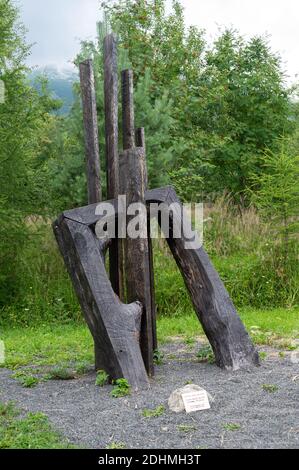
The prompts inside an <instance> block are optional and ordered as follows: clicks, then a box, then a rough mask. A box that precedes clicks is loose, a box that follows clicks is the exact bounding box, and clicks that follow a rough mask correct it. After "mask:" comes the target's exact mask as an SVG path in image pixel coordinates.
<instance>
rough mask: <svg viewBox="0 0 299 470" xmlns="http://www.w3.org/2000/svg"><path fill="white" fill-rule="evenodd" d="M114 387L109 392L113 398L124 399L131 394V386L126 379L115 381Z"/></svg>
mask: <svg viewBox="0 0 299 470" xmlns="http://www.w3.org/2000/svg"><path fill="white" fill-rule="evenodd" d="M113 383H114V387H113V389H112V390H111V392H110V395H111V396H112V397H113V398H120V397H126V396H127V395H130V393H131V385H130V384H129V382H128V381H127V379H117V380H115V381H114V382H113Z"/></svg>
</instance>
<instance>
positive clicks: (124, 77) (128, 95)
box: [121, 70, 135, 150]
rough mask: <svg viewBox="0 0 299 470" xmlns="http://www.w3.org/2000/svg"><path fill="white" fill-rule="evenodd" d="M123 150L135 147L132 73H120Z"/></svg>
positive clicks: (126, 71)
mask: <svg viewBox="0 0 299 470" xmlns="http://www.w3.org/2000/svg"><path fill="white" fill-rule="evenodd" d="M121 89H122V127H123V149H124V150H128V149H131V148H133V147H135V127H134V97H133V95H134V87H133V71H132V70H123V71H122V73H121Z"/></svg>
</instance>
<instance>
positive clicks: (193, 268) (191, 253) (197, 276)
mask: <svg viewBox="0 0 299 470" xmlns="http://www.w3.org/2000/svg"><path fill="white" fill-rule="evenodd" d="M148 196H149V198H148V202H150V200H151V198H152V197H154V200H153V202H158V201H157V199H158V200H159V201H160V202H166V203H167V205H170V204H173V203H177V204H180V201H179V199H178V197H177V195H176V193H175V190H174V189H173V188H172V187H168V188H165V189H164V190H162V191H161V190H157V191H156V192H155V191H153V192H152V194H151V195H150V194H148ZM171 218H172V224H173V226H174V225H175V224H177V225H178V224H181V220H180V219H179V217H178V216H177V215H176V214H174V215H173V216H171ZM185 241H186V240H185V238H184V237H182V238H173V237H172V234H171V233H170V236H169V237H168V238H167V242H168V245H169V248H170V250H171V252H172V254H173V256H174V258H175V260H176V263H177V265H178V267H179V269H180V271H181V273H182V276H183V278H184V281H185V285H186V287H187V289H188V291H189V294H190V297H191V300H192V303H193V306H194V309H195V312H196V314H197V316H198V319H199V321H200V322H201V324H202V327H203V329H204V332H205V334H206V336H207V338H208V340H209V342H210V344H211V346H212V349H213V352H214V354H215V360H216V364H217V365H218V366H219V367H222V368H225V369H233V370H237V369H239V368H242V367H248V366H250V365H259V356H258V352H257V350H256V348H255V347H254V345H253V343H252V341H251V339H250V337H249V335H248V333H247V331H246V329H245V327H244V325H243V323H242V321H241V319H240V317H239V315H238V314H237V311H236V309H235V307H234V305H233V303H232V301H231V299H230V297H229V295H228V292H227V290H226V289H225V287H224V284H223V282H222V281H221V279H220V277H219V275H218V273H217V271H216V270H215V268H214V267H213V265H212V263H211V261H210V259H209V257H208V255H207V253H206V252H205V250H204V249H203V247H201V248H198V249H186V247H185Z"/></svg>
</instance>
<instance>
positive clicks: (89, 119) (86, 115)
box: [79, 59, 102, 204]
mask: <svg viewBox="0 0 299 470" xmlns="http://www.w3.org/2000/svg"><path fill="white" fill-rule="evenodd" d="M79 69H80V84H81V95H82V106H83V121H84V133H85V154H86V170H87V171H86V173H87V184H88V203H89V204H93V203H95V202H99V201H101V199H102V191H101V180H100V155H99V135H98V120H97V106H96V94H95V84H94V73H93V63H92V60H91V59H88V60H85V61H84V62H81V63H80V65H79Z"/></svg>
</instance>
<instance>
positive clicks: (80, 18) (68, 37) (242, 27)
mask: <svg viewBox="0 0 299 470" xmlns="http://www.w3.org/2000/svg"><path fill="white" fill-rule="evenodd" d="M16 2H17V3H19V4H20V5H21V9H22V20H23V22H24V23H25V25H26V26H27V28H28V30H29V31H28V36H27V37H28V41H29V42H31V43H36V45H34V47H33V49H32V55H31V57H30V59H29V63H30V65H38V66H44V65H51V64H55V65H56V66H58V67H60V68H61V67H66V66H68V64H70V63H71V61H72V59H73V58H74V57H75V55H76V53H77V52H78V48H79V40H80V39H92V38H93V37H94V36H95V31H96V21H97V20H98V19H100V3H101V2H100V0H16ZM182 3H183V5H184V7H185V17H186V22H187V24H188V25H190V24H195V25H198V26H199V27H200V28H203V29H205V30H206V33H207V37H208V39H213V38H214V37H215V36H216V35H217V33H218V29H219V27H222V26H233V27H235V28H236V29H238V30H239V31H240V32H241V34H242V35H244V36H246V37H250V36H253V35H257V34H258V35H264V34H269V35H270V44H271V46H272V48H273V50H274V51H277V52H279V53H280V54H281V56H282V58H283V63H284V69H285V70H286V72H287V74H288V75H289V77H290V80H291V81H294V80H295V78H296V75H297V74H298V73H299V58H298V52H297V47H298V46H297V45H298V43H299V2H298V0H182Z"/></svg>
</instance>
